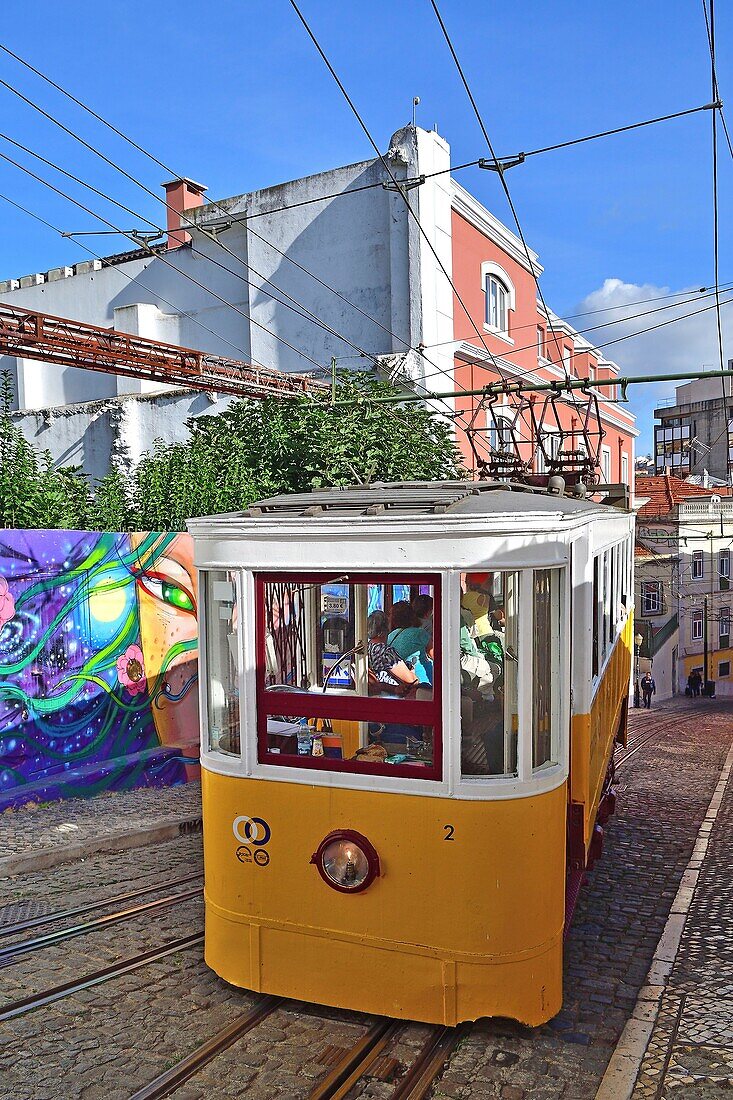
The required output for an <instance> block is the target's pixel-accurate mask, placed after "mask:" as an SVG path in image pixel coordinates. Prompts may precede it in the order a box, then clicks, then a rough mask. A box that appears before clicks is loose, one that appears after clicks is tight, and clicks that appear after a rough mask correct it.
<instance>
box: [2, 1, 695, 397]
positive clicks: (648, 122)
mask: <svg viewBox="0 0 733 1100" xmlns="http://www.w3.org/2000/svg"><path fill="white" fill-rule="evenodd" d="M301 21H302V17H301ZM306 29H307V28H306ZM0 49H3V50H4V52H6V53H8V54H9V55H10V56H12V57H14V58H15V60H17V61H18V62H20V63H21V64H23V65H25V67H26V68H29V69H30V70H31V71H33V72H34V73H35V74H36V75H38V76H39V77H41V78H42V79H44V80H45V81H46V82H47V83H49V84H50V85H51V86H53V87H54V88H55V89H56V90H58V91H59V92H61V93H62V94H63V95H65V96H66V97H67V98H69V99H70V100H71V101H72V102H74V103H75V104H77V105H78V106H79V107H81V108H82V109H84V110H85V111H87V113H89V114H90V115H92V116H93V117H94V118H96V119H97V120H98V121H100V122H101V123H103V124H104V125H105V126H107V127H108V128H109V129H110V130H112V131H113V132H114V133H116V134H117V135H118V136H120V137H121V138H123V139H124V140H125V141H127V142H128V143H129V144H131V145H132V146H134V147H135V148H136V149H138V150H139V151H140V152H141V153H143V154H144V155H145V156H147V157H149V159H151V160H153V161H154V162H155V163H157V164H159V165H160V166H161V167H162V168H164V169H165V170H166V171H170V172H171V173H172V174H175V173H174V172H173V170H172V169H170V168H169V167H168V166H167V165H165V164H164V163H163V162H162V161H160V160H159V159H158V158H156V157H155V156H154V155H153V154H151V153H149V152H148V151H147V150H145V149H144V148H143V147H142V146H140V145H138V144H137V143H136V142H134V141H133V140H132V139H131V138H129V137H128V136H127V135H126V134H124V133H123V132H122V131H120V130H118V128H117V127H115V126H114V125H113V124H111V123H109V122H108V121H107V120H106V119H103V118H102V116H100V115H98V114H97V113H96V112H95V111H93V110H92V109H91V108H89V107H88V106H87V105H86V104H84V103H83V102H82V101H81V100H79V99H77V98H76V97H74V96H73V95H71V93H69V92H67V91H66V90H65V89H63V88H62V87H61V86H60V85H58V84H57V83H56V82H54V81H52V80H51V79H50V78H48V77H47V76H46V75H45V74H43V73H41V72H40V70H38V69H36V68H35V67H34V66H32V65H30V64H29V63H27V62H25V61H24V60H23V59H22V58H20V57H19V56H18V55H17V54H15V53H13V51H11V50H9V49H8V48H7V47H5V46H2V45H0ZM324 59H325V58H324ZM334 75H335V74H334ZM0 83H3V84H4V86H5V87H8V88H9V86H8V85H7V84H5V82H1V81H0ZM9 90H11V91H15V90H14V89H12V88H9ZM21 98H23V99H24V100H25V102H27V103H28V104H29V105H30V106H34V107H36V109H39V110H41V113H43V114H45V115H46V117H49V118H51V116H49V115H48V114H47V113H46V112H43V110H42V109H41V108H38V107H37V105H35V104H33V103H32V101H30V100H28V99H27V98H26V97H23V96H21ZM708 108H709V105H708ZM708 108H706V107H698V108H692V109H689V110H687V111H682V112H675V113H674V114H671V115H665V116H659V117H658V118H656V119H650V120H646V121H645V122H641V123H635V124H631V125H630V126H628V127H620V128H616V129H614V130H609V131H603V132H600V133H597V134H593V135H587V136H585V137H583V138H580V139H574V140H572V141H569V142H563V143H559V144H558V145H556V146H548V147H545V149H543V150H532V151H530V152H529V153H527V154H525V156H531V155H535V154H537V153H539V152H543V151H551V150H552V149H554V148H563V147H565V146H569V145H573V144H579V143H581V142H583V141H590V140H595V139H597V138H601V137H605V136H609V135H611V134H614V133H620V132H623V131H624V130H626V129H635V128H638V127H640V126H646V125H651V124H652V123H655V122H662V121H667V120H669V119H671V118H677V117H681V116H682V115H684V114H692V113H695V112H697V111H699V110H704V109H708ZM51 121H54V122H55V121H56V120H55V119H52V118H51ZM62 129H65V130H66V132H67V133H69V134H70V136H73V137H76V135H74V134H73V133H72V132H71V131H69V130H68V129H66V128H65V127H63V125H62ZM10 140H12V139H10ZM16 144H17V143H16ZM83 144H85V145H86V143H83ZM86 147H87V148H89V149H90V150H91V151H93V152H95V153H97V154H98V155H102V154H99V153H98V151H97V150H95V149H94V148H93V147H91V146H88V145H87V146H86ZM375 151H377V153H378V152H379V151H378V150H376V147H375ZM31 155H33V154H31ZM102 159H104V160H106V162H107V163H109V164H111V165H112V166H113V167H115V168H117V170H120V171H123V174H125V175H127V178H130V179H133V182H135V183H137V184H138V185H139V186H142V185H141V184H139V181H137V180H134V178H133V177H130V176H129V175H128V174H127V173H125V172H124V170H121V169H119V166H117V165H116V164H114V162H111V161H109V159H108V158H105V157H103V155H102ZM476 163H478V162H476V161H472V162H468V163H466V164H464V165H457V166H454V167H453V169H452V170H453V171H457V170H460V169H462V168H465V167H471V166H473V165H474V164H476ZM59 170H60V171H63V169H59ZM446 171H451V169H446V170H441V171H439V172H434V173H428V174H426V175H425V178H428V177H430V176H433V175H440V174H443V172H446ZM71 178H75V177H71ZM82 182H83V181H82ZM376 186H382V184H381V183H376V184H370V185H365V187H364V188H363V189H367V187H376ZM144 189H145V190H147V189H146V188H144ZM360 190H361V188H360ZM148 193H149V194H151V195H152V197H154V198H155V199H156V200H157V201H160V202H162V203H163V204H164V205H166V206H167V205H168V204H167V203H165V201H164V200H162V199H160V197H159V196H157V195H155V194H154V193H153V192H148ZM347 193H348V192H347ZM337 194H338V195H340V194H343V192H340V193H337ZM334 197H336V196H334ZM403 197H404V196H403ZM112 201H113V202H114V200H112ZM205 201H206V202H207V205H214V206H217V204H216V203H213V202H212V201H211V200H205ZM115 205H118V206H119V205H120V204H119V203H115ZM291 205H292V204H291ZM408 205H409V204H408ZM124 209H127V208H124ZM220 209H223V208H220ZM273 212H275V211H274V210H270V211H266V212H263V213H268V214H269V213H273ZM226 213H227V214H228V213H229V212H228V211H226ZM137 216H139V215H137ZM143 220H144V221H147V223H148V224H149V225H152V226H153V227H154V228H158V227H157V226H155V225H154V223H152V222H150V221H149V220H148V219H146V218H143ZM189 224H190V225H191V226H192V227H198V226H197V223H194V222H189ZM113 231H114V232H116V230H113ZM250 231H251V232H254V231H253V230H250ZM161 232H162V231H161ZM207 235H208V234H207ZM255 235H257V234H255ZM214 239H215V240H216V243H217V244H221V242H219V241H218V238H214ZM260 239H261V240H263V241H264V243H265V244H267V245H268V246H269V247H271V248H273V249H274V250H275V251H278V250H277V249H276V247H275V246H274V245H272V243H271V242H269V241H266V240H265V239H264V238H260ZM136 243H138V242H136ZM222 247H223V246H222ZM227 251H229V250H228V249H227ZM199 254H200V255H204V256H206V258H208V259H210V260H211V261H212V262H214V263H216V261H215V260H213V258H212V257H210V256H208V255H207V254H205V253H199ZM230 254H231V255H232V256H233V257H234V258H235V259H237V261H238V262H240V263H243V261H242V260H241V258H240V257H238V256H236V254H234V253H230ZM280 254H281V255H283V253H280ZM285 258H286V259H291V258H290V257H287V256H285ZM291 262H292V261H291ZM171 266H173V265H171ZM219 266H220V267H222V268H223V270H226V271H230V273H231V274H235V273H234V272H231V270H230V269H229V268H226V267H225V266H223V265H219ZM245 266H248V267H250V269H251V270H253V271H254V269H253V268H251V265H245ZM296 266H301V265H297V264H296ZM176 270H179V269H178V268H176ZM301 270H304V271H305V272H306V273H307V274H310V275H312V277H314V278H316V279H318V277H317V276H315V275H313V273H312V272H309V271H308V270H307V269H305V268H303V267H302V266H301ZM255 274H257V275H258V276H259V277H261V278H265V277H264V276H262V275H261V273H259V272H256V271H255ZM266 281H267V282H270V281H269V280H266ZM318 281H319V282H321V285H324V286H326V288H327V289H329V290H332V291H333V288H330V287H328V286H327V284H324V283H323V282H322V281H321V280H318ZM250 285H252V286H254V285H255V284H252V283H250ZM270 285H272V286H274V287H275V289H277V290H278V291H279V292H280V293H283V294H286V296H287V292H285V291H282V289H281V288H279V287H277V286H276V284H273V283H271V282H270ZM257 289H260V290H261V289H262V288H261V287H258V288H257ZM538 289H539V287H538ZM334 293H339V292H336V291H334ZM288 297H289V296H288ZM339 297H342V298H343V296H342V295H340V294H339ZM274 300H275V301H278V299H277V298H275V299H274ZM291 300H292V301H296V302H297V300H295V299H292V298H291ZM343 300H344V301H346V302H348V299H345V298H344V299H343ZM281 304H283V305H286V303H281ZM348 304H350V305H352V306H353V307H354V308H356V309H359V307H357V306H356V305H355V304H354V303H350V302H349V303H348ZM297 305H298V306H302V308H303V309H305V310H306V315H310V318H311V319H313V320H314V321H315V323H320V319H317V318H315V317H314V315H312V314H311V313H310V311H308V310H307V307H305V306H303V305H302V303H299V302H297ZM543 305H544V302H543ZM545 308H546V307H545ZM359 311H360V312H362V313H363V315H364V316H365V317H368V318H369V319H370V320H372V321H373V322H374V323H376V324H380V323H379V322H378V321H377V320H376V319H375V318H372V317H370V316H369V315H368V314H366V313H364V311H362V310H359ZM295 312H300V311H299V310H298V309H296V310H295ZM548 321H549V324H550V327H551V329H552V322H551V320H550V319H549V317H548ZM320 327H325V328H326V331H330V332H331V333H332V334H333V335H335V336H336V337H337V338H340V339H345V338H344V337H343V336H342V335H341V334H339V333H336V332H335V331H334V330H331V329H329V328H328V327H327V326H324V325H323V324H321V325H320ZM380 327H382V328H386V326H382V325H380ZM387 331H389V330H387ZM391 335H392V336H393V337H394V338H395V339H397V340H398V341H399V342H400V343H403V344H405V347H409V345H408V344H407V342H406V341H404V340H402V338H400V337H397V336H396V335H395V334H394V333H391ZM479 335H480V334H479ZM553 335H555V334H554V331H553ZM555 339H556V341H557V338H556V336H555ZM345 342H347V343H350V341H348V340H345ZM482 343H483V344H484V347H486V345H485V342H484V341H483V339H482ZM351 346H352V347H355V345H353V344H351ZM433 346H437V345H433ZM414 350H416V351H418V353H420V354H421V355H423V358H425V359H426V361H427V362H428V363H429V364H430V365H432V366H435V364H432V363H431V361H430V360H429V359H427V357H426V356H424V348H417V349H414ZM486 350H488V348H487V349H486ZM359 355H360V356H364V357H365V358H373V357H372V356H371V355H370V353H367V352H365V351H364V350H363V349H359ZM319 369H323V368H320V366H319ZM437 373H441V374H446V375H449V376H450V377H451V378H452V379H453V382H454V385H456V387H457V389H458V391H459V392H460V391H461V390H462V389H463V387H461V386H460V385H459V384H458V383H457V382H456V380H455V377H454V374H453V372H448V371H446V370H440V369H439V368H438V370H437ZM527 373H530V372H527ZM425 377H429V376H425ZM423 388H424V387H423ZM426 396H429V391H426Z"/></svg>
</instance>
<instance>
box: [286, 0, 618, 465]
mask: <svg viewBox="0 0 733 1100" xmlns="http://www.w3.org/2000/svg"><path fill="white" fill-rule="evenodd" d="M290 2H291V3H293V2H294V0H290ZM430 3H431V5H432V8H433V11H434V13H435V16H436V19H437V20H438V24H439V26H440V29H441V31H442V33H443V37H444V38H445V41H446V44H447V46H448V49H449V51H450V54H451V56H452V58H453V62H454V64H455V66H456V69H457V71H458V75H459V77H460V79H461V83H462V84H463V87H464V89H465V91H466V95H467V96H468V100H469V102H470V104H471V107H472V108H473V112H474V114H475V116H476V121H477V122H478V124H479V128H480V130H481V133H482V134H483V136H484V140H485V142H486V145H487V147H488V150H489V153H490V154H491V158H492V160H493V162H494V166H495V169H496V173H497V175H498V177H499V182H500V184H501V187H502V190H503V192H504V195H505V197H506V200H507V203H508V205H509V209H510V211H511V214H512V217H513V219H514V224H515V226H516V229H517V233H518V234H519V239H520V241H521V243H522V247H523V249H524V253H525V256H526V259H527V263H528V265H529V270H530V272H531V274H532V278H533V279H534V283H535V286H536V288H537V294H538V297H539V299H540V302H541V303H542V308H543V310H544V312H545V316H546V317H547V323H548V327H549V330H550V332H551V333H552V337H553V341H554V344H555V351H556V354H557V360H558V366H559V367H562V368H564V370H565V376H566V381H568V382H569V381H570V372H569V370H568V367H567V364H566V363H565V361H564V355H563V351H562V348H561V346H560V341H559V338H558V334H557V331H556V329H555V327H554V326H553V323H552V320H551V318H550V310H549V309H548V307H547V303H546V302H545V297H544V294H543V292H542V287H541V286H540V281H539V277H538V275H537V271H536V270H535V266H534V264H533V263H532V257H531V255H530V251H529V246H528V244H527V240H526V238H525V236H524V230H523V229H522V224H521V222H520V220H519V215H518V213H517V209H516V207H515V205H514V200H513V199H512V196H511V192H510V190H509V185H508V184H507V182H506V178H505V176H506V169H505V167H504V166H503V165H502V163H501V161H500V160H498V158H497V156H496V153H495V151H494V146H493V145H492V142H491V138H490V137H489V133H488V130H487V129H486V124H485V123H484V120H483V117H482V115H481V112H480V110H479V108H478V104H477V103H476V99H475V97H474V95H473V92H472V91H471V86H470V84H469V83H468V80H467V79H466V75H465V73H464V71H463V67H462V65H461V63H460V60H459V58H458V54H457V53H456V50H455V47H454V45H453V42H452V40H451V37H450V35H449V33H448V28H447V27H446V25H445V22H444V21H443V17H442V16H441V14H440V9H439V8H438V5H437V3H436V0H430ZM570 400H571V402H572V404H573V405H574V407H575V409H576V412H577V414H578V417H579V419H582V412H581V409H580V406H579V403H578V400H577V398H576V396H575V392H574V391H572V390H571V392H570ZM599 450H600V441H599Z"/></svg>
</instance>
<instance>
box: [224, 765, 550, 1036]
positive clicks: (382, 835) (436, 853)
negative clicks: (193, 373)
mask: <svg viewBox="0 0 733 1100" xmlns="http://www.w3.org/2000/svg"><path fill="white" fill-rule="evenodd" d="M203 799H204V815H205V819H206V822H207V828H206V832H205V840H204V844H205V865H206V904H207V928H206V931H207V944H206V961H207V963H208V964H209V965H210V966H211V967H212V969H214V970H215V971H216V972H217V973H219V974H220V975H221V976H222V977H224V978H226V980H227V981H230V982H233V983H234V984H237V985H241V986H243V987H245V988H250V989H258V990H259V989H263V990H267V991H268V992H274V993H278V994H279V995H282V996H297V997H300V998H302V999H306V1000H313V1001H316V1002H319V1003H328V1004H334V1005H338V1007H343V1008H353V1007H355V1006H358V1007H360V1008H362V1009H363V1010H365V1011H374V1012H377V1011H378V1012H383V1013H387V1014H388V1015H394V1016H399V1017H401V1018H408V1019H419V1020H424V1021H426V1022H431V1023H448V1024H454V1023H456V1022H457V1020H459V1019H461V1020H462V1019H475V1018H477V1017H478V1016H485V1015H494V1014H497V1013H500V1014H502V1015H506V1014H510V1015H512V1016H514V1017H515V1018H516V1019H519V1020H522V1021H523V1022H524V1023H527V1024H532V1025H535V1024H539V1023H541V1022H543V1021H544V1020H547V1019H549V1018H550V1017H551V1016H552V1015H554V1013H555V1012H557V1011H558V1010H559V1008H560V1004H561V1000H562V932H563V922H564V912H565V911H564V904H565V901H564V877H565V816H564V807H565V804H566V800H567V790H566V784H564V783H563V784H561V785H560V786H558V787H557V788H556V789H555V790H553V791H550V792H548V793H546V794H542V795H538V796H536V797H530V798H522V799H516V800H505V801H503V802H501V803H500V804H496V803H487V802H480V801H468V800H460V799H443V798H434V797H425V796H419V795H415V796H409V795H408V796H405V795H401V796H399V797H395V796H394V795H392V794H389V793H382V792H371V791H354V790H349V789H345V788H339V787H319V786H309V785H304V784H296V783H293V784H290V783H283V782H280V783H262V782H261V781H260V780H257V779H250V780H238V779H235V778H233V777H231V776H223V775H217V774H214V773H212V772H209V771H205V772H204V774H203ZM295 806H297V813H294V807H295ZM245 815H246V816H247V817H251V818H257V819H261V820H262V821H265V822H266V823H267V826H268V829H269V831H270V836H269V837H268V840H267V843H266V844H261V845H259V846H258V845H257V844H249V845H242V844H241V835H242V834H241V827H240V836H239V837H237V836H235V833H234V828H233V826H234V823H235V821H237V819H240V818H242V817H243V816H245ZM448 827H449V828H448ZM339 828H343V829H353V830H356V831H358V832H359V833H361V834H362V835H364V836H366V837H367V838H368V839H369V841H370V842H371V843H372V844H373V845H374V847H375V848H376V850H377V852H378V853H379V860H380V875H379V877H378V878H377V879H376V880H375V881H374V883H373V884H372V885H371V886H370V888H369V889H368V890H366V891H364V893H362V894H356V895H349V894H341V893H337V892H334V891H333V890H332V889H330V888H329V887H328V886H327V885H326V884H325V883H324V881H323V879H322V878H321V877H320V875H319V874H318V872H317V870H316V868H315V867H314V866H313V865H312V864H311V862H310V860H311V856H312V855H313V853H314V852H315V850H316V848H317V847H318V844H319V842H320V841H321V839H322V838H323V836H324V835H326V834H328V833H329V832H330V831H331V830H333V829H339ZM245 839H246V837H245ZM258 847H259V851H260V852H262V851H265V850H266V852H267V857H268V862H267V864H266V865H260V864H258V863H256V862H255V858H254V857H255V854H256V852H257V851H258ZM243 848H247V849H248V853H247V854H245V853H244V852H243V850H242V849H243ZM238 852H239V855H238V854H237V853H238ZM261 858H262V859H264V857H261ZM243 859H244V860H245V862H242V860H243ZM446 884H455V885H454V886H451V887H448V888H447V886H446ZM457 888H460V903H459V904H458V903H457V894H456V889H457ZM296 899H297V900H296ZM509 974H511V986H512V988H511V994H510V995H509V996H508V995H507V980H508V975H509ZM341 978H343V979H344V980H343V981H342V980H341ZM339 990H340V991H341V992H340V993H339Z"/></svg>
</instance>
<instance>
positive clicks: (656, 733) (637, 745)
mask: <svg viewBox="0 0 733 1100" xmlns="http://www.w3.org/2000/svg"><path fill="white" fill-rule="evenodd" d="M666 731H667V727H666V726H664V727H659V726H658V727H657V728H656V729H654V730H653V731H652V732H651V733H650V734H649V735H648V736H647V737H644V738H642V739H641V740H636V741H634V742H633V745H632V747H631V748H630V749H629V750H628V751H627V752H625V753H624V755H623V756H622V757H621V759H620V760H619V761H618V763H616V764H614V767H615V769H616V771H618V770H619V769H620V768H622V767H623V766H624V764H625V763H626V762H627V760H630V759H631V757H632V756H635V755H636V753H637V752H638V751H639V749H643V748H644V746H645V745H648V744H649V742H650V741H653V740H654V739H655V738H657V737H661V736H662V735H663V734H664V733H666Z"/></svg>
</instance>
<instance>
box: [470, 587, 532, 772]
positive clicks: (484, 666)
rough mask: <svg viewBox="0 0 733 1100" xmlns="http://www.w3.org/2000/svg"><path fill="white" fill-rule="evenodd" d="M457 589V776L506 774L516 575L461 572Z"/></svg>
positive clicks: (513, 741)
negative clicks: (460, 773) (459, 592)
mask: <svg viewBox="0 0 733 1100" xmlns="http://www.w3.org/2000/svg"><path fill="white" fill-rule="evenodd" d="M461 589H462V596H461V626H460V651H461V658H460V660H461V759H462V771H463V774H464V775H511V774H514V773H515V771H516V763H517V761H516V755H517V731H518V705H517V674H516V666H517V644H518V642H517V637H516V635H517V613H518V604H517V596H518V585H517V575H516V574H515V573H499V572H497V573H467V574H465V575H464V576H463V577H462V578H461Z"/></svg>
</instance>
